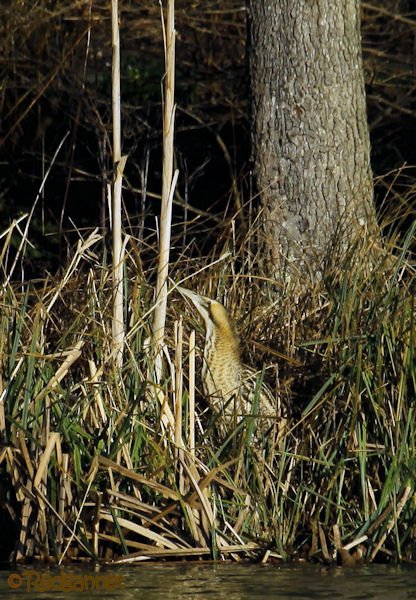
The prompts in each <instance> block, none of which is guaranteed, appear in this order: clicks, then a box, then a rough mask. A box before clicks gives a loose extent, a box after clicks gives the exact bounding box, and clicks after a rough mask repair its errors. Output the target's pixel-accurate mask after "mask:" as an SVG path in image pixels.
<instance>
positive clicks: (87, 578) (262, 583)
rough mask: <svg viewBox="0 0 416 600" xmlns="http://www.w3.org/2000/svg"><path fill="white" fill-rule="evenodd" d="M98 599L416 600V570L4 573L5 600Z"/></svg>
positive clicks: (144, 567) (164, 568)
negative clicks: (29, 599) (343, 599)
mask: <svg viewBox="0 0 416 600" xmlns="http://www.w3.org/2000/svg"><path fill="white" fill-rule="evenodd" d="M94 586H95V588H96V589H95V591H94V590H93V588H94ZM97 588H99V589H98V590H97ZM99 596H100V597H102V598H103V600H108V599H110V598H119V599H121V600H128V599H143V600H156V599H158V600H159V599H163V600H179V599H181V600H182V599H183V598H184V599H185V600H186V599H188V600H192V599H198V600H199V599H202V598H213V599H218V600H240V599H242V600H256V599H259V598H264V599H272V598H278V599H282V600H289V599H290V600H293V599H302V600H305V599H309V598H334V599H338V598H349V599H357V600H358V599H361V598H362V599H364V598H365V599H366V600H369V599H380V600H381V599H383V600H385V599H389V600H390V599H393V600H402V599H405V598H414V599H415V600H416V567H414V568H412V567H403V566H400V567H390V566H377V565H375V566H369V567H358V568H355V569H341V568H335V567H334V568H321V567H317V566H313V565H295V566H293V565H283V566H276V565H265V566H261V565H236V564H215V565H207V564H195V563H194V564H181V565H178V564H175V565H172V564H165V565H160V564H158V565H149V564H143V563H142V564H138V565H134V566H130V567H117V568H114V569H106V570H100V571H98V572H94V571H93V570H91V569H74V568H63V569H60V570H58V569H43V568H42V569H39V568H36V569H34V568H33V567H25V568H18V569H14V570H13V569H11V570H9V571H0V598H7V599H10V600H15V599H20V600H21V599H22V598H34V599H36V600H41V599H50V598H53V599H54V600H58V599H61V598H70V599H75V598H90V597H99Z"/></svg>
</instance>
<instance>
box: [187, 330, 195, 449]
mask: <svg viewBox="0 0 416 600" xmlns="http://www.w3.org/2000/svg"><path fill="white" fill-rule="evenodd" d="M188 398H189V437H188V447H189V451H190V453H191V456H192V457H193V458H195V330H192V331H191V333H190V336H189V386H188Z"/></svg>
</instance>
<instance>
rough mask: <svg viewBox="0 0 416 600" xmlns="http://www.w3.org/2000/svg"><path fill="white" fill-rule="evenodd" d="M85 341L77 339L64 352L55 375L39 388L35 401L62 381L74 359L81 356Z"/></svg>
mask: <svg viewBox="0 0 416 600" xmlns="http://www.w3.org/2000/svg"><path fill="white" fill-rule="evenodd" d="M84 344H85V342H84V341H83V340H78V342H77V343H76V344H75V346H74V348H72V349H71V350H69V351H68V353H67V354H66V357H65V360H64V362H63V363H62V365H61V366H60V367H59V368H58V369H57V371H56V373H55V375H54V376H53V377H51V379H50V381H48V383H47V385H46V386H45V387H44V388H43V390H41V391H40V392H39V393H38V395H37V396H36V398H35V400H34V401H35V402H38V401H39V400H42V399H43V398H44V397H45V396H46V394H48V393H49V392H50V391H52V390H54V389H55V388H56V387H57V386H58V384H59V383H60V382H61V381H62V379H63V378H64V377H65V375H67V373H68V371H69V370H70V368H71V367H72V365H73V364H74V362H75V361H77V360H78V359H79V358H80V356H81V350H82V348H83V346H84Z"/></svg>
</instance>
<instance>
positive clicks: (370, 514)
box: [0, 223, 416, 562]
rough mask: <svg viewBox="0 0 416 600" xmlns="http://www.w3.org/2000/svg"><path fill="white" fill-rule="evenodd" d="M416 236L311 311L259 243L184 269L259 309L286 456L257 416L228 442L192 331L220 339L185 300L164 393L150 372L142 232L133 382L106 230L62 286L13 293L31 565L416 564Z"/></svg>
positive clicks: (310, 293) (20, 500)
mask: <svg viewBox="0 0 416 600" xmlns="http://www.w3.org/2000/svg"><path fill="white" fill-rule="evenodd" d="M228 227H229V231H230V232H232V231H233V227H232V223H229V224H228ZM226 229H227V228H226ZM413 235H414V226H413V227H412V228H411V230H409V232H408V235H407V236H406V237H405V238H404V240H403V242H402V244H401V247H400V248H396V253H397V252H398V254H396V258H395V260H394V261H393V260H391V255H389V254H387V253H386V255H385V257H384V258H383V257H380V263H379V265H378V266H377V268H375V269H374V270H373V273H372V275H371V277H365V278H364V277H363V276H362V273H361V272H360V267H359V265H358V264H357V261H355V260H354V262H351V264H347V265H342V268H339V269H338V270H337V271H336V272H333V273H331V274H330V275H329V274H328V278H327V280H326V281H325V282H323V285H322V286H321V288H320V289H319V290H305V297H304V298H299V302H298V305H297V306H296V307H293V306H288V300H287V298H286V299H285V294H284V291H282V290H280V291H279V290H278V291H276V284H275V283H274V282H271V281H267V280H264V279H258V278H256V277H255V275H254V272H252V271H250V269H251V265H250V261H249V260H248V258H247V257H249V256H253V248H254V247H253V246H252V245H251V246H250V241H253V238H255V236H253V238H252V237H251V236H250V237H249V238H248V239H247V238H246V239H244V240H243V241H242V242H241V245H238V244H237V243H235V244H234V246H232V245H230V240H229V239H227V237H225V238H223V239H221V240H219V242H218V245H217V247H216V248H215V249H213V251H212V254H211V255H210V256H209V257H205V258H203V257H200V260H199V262H198V264H199V265H200V266H201V265H203V266H204V270H203V271H202V272H201V273H200V274H199V275H198V276H196V275H195V276H193V275H191V272H192V270H194V265H193V264H192V263H191V261H190V263H191V264H189V265H188V264H186V262H185V261H184V260H182V261H181V262H180V264H177V265H173V266H172V277H173V278H174V280H175V281H176V282H179V281H181V280H182V279H183V278H184V277H189V278H190V279H189V280H188V281H187V285H189V286H190V287H191V286H193V287H195V288H196V287H197V288H198V289H199V290H200V291H203V292H204V293H207V294H211V295H213V296H216V297H219V298H220V299H223V300H224V302H225V303H226V304H227V305H228V307H229V310H230V311H231V312H232V313H234V314H235V315H236V316H237V317H238V316H241V317H243V318H242V319H241V320H240V329H242V331H243V333H244V334H246V333H247V334H249V340H248V343H247V349H248V351H250V350H251V348H252V347H253V346H252V345H250V344H251V343H252V342H256V343H257V345H259V344H260V346H261V348H262V350H263V354H257V358H259V357H262V358H263V360H264V361H265V365H266V366H268V367H269V366H270V369H266V372H265V376H266V377H267V378H268V379H269V383H271V385H272V386H274V388H275V389H276V393H277V394H280V395H282V396H284V397H285V401H286V402H288V403H289V405H290V407H291V409H292V417H291V430H290V433H289V434H288V435H287V436H286V438H285V440H284V443H283V445H281V446H279V447H274V446H273V445H271V442H270V440H268V439H265V440H264V444H262V445H260V446H259V444H258V441H257V442H256V441H255V438H254V437H253V436H252V418H250V415H247V420H246V423H245V424H244V425H243V426H241V427H239V429H238V430H236V431H235V432H233V434H232V435H231V436H230V437H229V438H228V439H226V440H224V439H221V438H220V437H219V436H218V432H217V430H216V426H215V418H214V416H213V415H211V414H209V413H208V412H207V410H206V406H205V404H204V402H203V399H202V398H201V397H200V395H199V393H198V389H199V376H198V375H197V376H196V380H195V375H194V373H195V369H194V367H193V364H194V361H195V355H194V346H193V342H190V341H189V339H190V334H191V330H192V328H193V326H195V327H196V329H197V346H198V347H200V345H201V342H202V337H201V327H200V324H199V323H194V321H193V317H192V316H190V315H187V314H186V313H184V312H183V311H184V309H185V308H186V307H185V305H184V304H183V302H182V301H181V300H180V299H179V297H178V296H177V295H176V294H175V292H174V290H173V292H172V293H170V295H169V324H170V326H169V328H168V337H167V340H166V345H165V348H164V360H163V374H164V375H163V378H162V381H161V383H160V385H156V384H155V383H154V382H152V381H150V380H148V379H147V373H151V372H153V369H152V368H151V367H152V365H151V364H150V361H152V360H153V359H154V358H153V356H152V353H151V352H150V348H149V347H148V340H149V339H150V336H151V325H150V324H151V321H152V311H153V305H152V304H151V300H150V299H151V296H152V289H151V288H150V287H149V286H148V285H147V284H146V276H145V277H144V278H143V277H142V276H137V275H136V273H137V271H136V264H135V261H134V252H133V250H134V243H133V241H132V242H131V243H130V244H129V245H128V246H127V248H126V260H125V265H124V266H125V273H126V278H125V282H124V286H125V290H126V297H127V304H126V307H125V310H126V314H127V316H128V324H129V325H128V331H127V333H126V341H125V350H124V352H125V357H126V359H125V365H124V367H123V371H122V372H121V373H119V372H115V370H114V369H115V367H114V361H113V360H112V357H111V352H112V350H111V343H110V340H111V305H110V301H109V298H110V297H111V294H110V274H111V269H110V268H109V267H108V266H107V265H106V264H105V263H103V262H101V261H100V260H99V258H98V249H99V248H100V240H99V238H98V236H97V234H96V233H95V232H93V233H92V234H91V235H90V237H87V238H86V239H85V240H84V241H83V242H80V243H79V245H78V248H77V251H76V252H75V255H74V257H73V260H72V262H71V264H70V266H69V267H68V270H67V271H66V273H64V274H63V275H62V276H61V278H60V279H59V280H58V281H56V282H53V281H39V282H32V283H30V284H24V285H23V286H15V285H12V284H10V283H9V284H7V285H6V286H4V287H3V288H2V297H1V303H2V320H1V328H2V331H1V340H2V341H1V344H2V348H1V356H2V363H1V380H0V381H1V413H0V429H1V435H2V439H3V448H2V451H1V454H0V461H1V469H2V473H3V477H6V481H7V482H8V483H7V487H8V492H7V494H6V495H4V496H3V498H2V514H3V517H4V519H5V520H6V521H7V520H9V521H15V522H17V523H19V525H20V527H19V528H18V542H17V545H16V549H17V553H16V558H17V559H29V558H32V557H33V556H40V557H42V558H45V559H47V558H53V559H54V560H56V561H63V560H65V559H66V558H74V557H78V558H80V557H83V556H88V557H90V558H94V559H101V560H107V561H109V560H111V561H112V560H116V561H119V560H122V561H125V560H144V559H146V558H148V557H155V556H157V557H158V558H165V559H171V558H179V557H188V558H191V557H197V556H198V557H200V556H205V557H207V556H210V557H214V558H227V557H233V558H234V559H235V560H238V559H239V558H241V557H244V558H255V557H261V556H263V555H264V554H265V553H266V552H267V556H268V557H269V556H272V557H280V558H282V559H288V558H295V557H300V556H301V557H307V558H312V559H317V560H322V561H327V562H330V561H333V560H335V555H336V549H338V555H339V556H341V555H342V552H344V554H345V552H347V551H346V550H345V549H344V547H345V546H347V548H348V549H351V548H355V546H356V545H358V544H359V546H360V553H361V554H362V555H363V556H364V558H365V559H367V560H380V559H388V560H399V559H402V560H413V559H414V555H413V548H414V516H415V510H414V491H413V483H412V481H413V476H412V472H413V469H414V461H415V451H416V448H415V430H414V398H415V382H416V377H415V375H416V372H415V363H414V340H415V338H414V336H415V324H414V296H413V289H414V270H413V268H412V267H411V266H410V265H409V263H408V256H409V252H408V250H409V245H410V244H411V242H412V240H413ZM3 239H5V238H3ZM224 247H227V248H229V250H230V251H229V252H228V254H226V253H224ZM3 253H5V248H4V247H3ZM215 256H216V257H217V262H216V264H215V265H214V266H211V263H213V259H214V257H215ZM388 256H390V258H388ZM387 258H388V259H387ZM218 259H219V262H218ZM75 265H76V268H74V266H75ZM145 275H146V274H145ZM196 282H198V283H196ZM306 298H308V300H307V301H306ZM271 324H272V327H271ZM251 338H255V339H253V340H252V341H250V339H251ZM275 355H277V356H278V357H279V358H278V359H276V356H275ZM250 356H251V357H252V356H253V354H252V353H251V351H250ZM199 357H200V353H199V350H198V351H197V359H198V360H197V365H198V363H199V360H200V358H199ZM282 357H283V358H282ZM277 367H278V368H277ZM197 373H199V369H197ZM195 396H196V406H195V404H194V401H193V400H192V399H193V398H194V397H195ZM14 541H15V540H12V536H11V542H14ZM341 550H342V552H341ZM351 552H352V551H350V552H347V555H348V557H350V556H351ZM270 553H271V554H270Z"/></svg>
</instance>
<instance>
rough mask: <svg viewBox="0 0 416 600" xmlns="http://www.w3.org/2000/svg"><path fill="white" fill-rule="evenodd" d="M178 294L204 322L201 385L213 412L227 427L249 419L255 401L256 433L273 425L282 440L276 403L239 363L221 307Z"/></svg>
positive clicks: (184, 292)
mask: <svg viewBox="0 0 416 600" xmlns="http://www.w3.org/2000/svg"><path fill="white" fill-rule="evenodd" d="M178 290H179V292H180V293H181V294H182V295H183V296H185V297H186V298H189V300H191V301H192V303H193V304H194V306H195V307H196V309H197V310H198V312H199V313H200V315H201V316H202V318H203V319H204V322H205V330H206V334H205V347H204V358H203V366H202V385H203V390H204V394H205V395H206V397H207V400H208V402H209V404H210V407H211V409H212V410H213V412H215V413H216V414H218V413H220V414H222V415H223V417H224V419H225V422H226V425H229V424H232V423H233V422H235V416H236V417H237V422H238V421H239V420H241V419H242V418H243V417H244V416H246V415H247V416H249V415H252V414H253V402H254V400H256V402H258V404H257V410H255V411H254V412H255V416H258V417H259V419H258V421H257V424H256V429H261V430H265V429H269V428H270V427H271V426H272V425H273V423H277V427H278V432H279V433H278V437H279V438H280V437H282V435H283V433H284V430H285V424H286V422H285V419H284V418H283V417H282V416H281V415H280V414H279V413H280V410H278V402H277V401H276V399H275V397H274V395H273V393H272V391H271V389H270V388H269V387H268V386H267V385H266V384H264V383H262V384H261V386H259V385H258V384H257V382H258V380H259V377H258V375H259V373H258V372H256V371H255V370H254V369H252V368H250V367H248V366H246V365H244V364H243V363H242V362H241V352H240V340H239V336H238V333H237V330H236V328H235V326H234V323H233V321H232V320H231V318H230V317H229V315H228V313H227V311H226V310H225V308H224V306H223V305H222V304H221V303H220V302H217V301H216V300H212V299H211V298H207V297H206V296H201V295H199V294H196V293H195V292H191V291H190V290H188V289H186V288H183V287H179V286H178Z"/></svg>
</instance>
